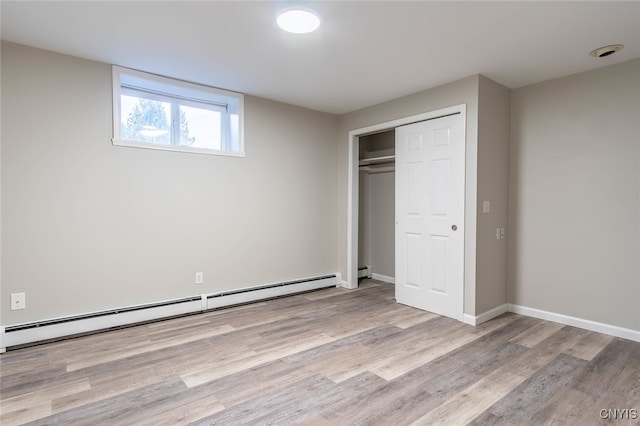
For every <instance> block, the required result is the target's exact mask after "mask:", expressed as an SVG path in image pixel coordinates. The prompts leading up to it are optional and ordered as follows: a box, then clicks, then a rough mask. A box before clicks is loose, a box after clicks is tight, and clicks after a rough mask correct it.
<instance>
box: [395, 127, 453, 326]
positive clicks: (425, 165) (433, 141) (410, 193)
mask: <svg viewBox="0 0 640 426" xmlns="http://www.w3.org/2000/svg"><path fill="white" fill-rule="evenodd" d="M464 171H465V140H464V122H463V117H462V115H460V114H457V115H451V116H447V117H442V118H438V119H434V120H428V121H423V122H419V123H415V124H410V125H407V126H402V127H398V128H397V129H396V203H395V204H396V234H395V240H396V300H397V301H398V302H399V303H402V304H406V305H409V306H413V307H416V308H420V309H423V310H427V311H430V312H434V313H437V314H440V315H445V316H448V317H451V318H455V319H458V320H462V315H463V298H464V291H463V280H464V195H465V194H464Z"/></svg>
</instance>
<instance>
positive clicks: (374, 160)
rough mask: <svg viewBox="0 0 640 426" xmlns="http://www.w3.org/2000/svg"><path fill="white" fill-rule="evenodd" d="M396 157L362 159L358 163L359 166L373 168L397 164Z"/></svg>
mask: <svg viewBox="0 0 640 426" xmlns="http://www.w3.org/2000/svg"><path fill="white" fill-rule="evenodd" d="M395 161H396V156H395V155H385V156H382V157H372V158H362V159H360V162H359V163H358V165H359V166H371V165H374V164H388V163H395Z"/></svg>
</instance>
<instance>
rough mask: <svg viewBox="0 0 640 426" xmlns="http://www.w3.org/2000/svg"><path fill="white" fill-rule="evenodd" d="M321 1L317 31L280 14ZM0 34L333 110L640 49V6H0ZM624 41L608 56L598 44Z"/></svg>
mask: <svg viewBox="0 0 640 426" xmlns="http://www.w3.org/2000/svg"><path fill="white" fill-rule="evenodd" d="M296 4H297V5H304V6H306V7H311V8H313V9H314V10H316V11H317V12H318V13H319V14H320V16H321V19H322V25H321V27H320V29H319V30H318V31H317V32H315V33H312V34H307V35H293V34H287V33H284V32H283V31H281V30H280V29H279V28H278V27H277V26H276V24H275V19H276V14H277V12H278V11H280V10H282V9H284V8H287V7H290V6H292V5H296ZM0 7H1V16H2V39H4V40H9V41H12V42H16V43H21V44H26V45H30V46H35V47H39V48H43V49H48V50H52V51H56V52H61V53H66V54H70V55H74V56H79V57H84V58H89V59H93V60H97V61H102V62H106V63H113V64H118V65H122V66H126V67H131V68H135V69H140V70H144V71H150V72H154V73H157V74H163V75H167V76H170V77H176V78H181V79H184V80H189V81H194V82H199V83H204V84H208V85H212V86H215V87H220V88H224V89H228V90H234V91H239V92H243V93H246V94H251V95H255V96H261V97H265V98H269V99H274V100H279V101H283V102H287V103H290V104H294V105H299V106H303V107H307V108H311V109H315V110H319V111H326V112H330V113H335V114H340V113H344V112H348V111H352V110H356V109H360V108H364V107H367V106H370V105H374V104H376V103H379V102H383V101H386V100H390V99H393V98H397V97H400V96H403V95H407V94H410V93H414V92H418V91H420V90H423V89H427V88H430V87H435V86H438V85H440V84H443V83H447V82H450V81H453V80H456V79H459V78H462V77H466V76H469V75H472V74H477V73H480V74H483V75H485V76H487V77H489V78H491V79H493V80H495V81H497V82H499V83H502V84H504V85H505V86H508V87H510V88H516V87H520V86H524V85H528V84H532V83H537V82H540V81H544V80H548V79H551V78H556V77H560V76H564V75H569V74H574V73H577V72H581V71H586V70H590V69H594V68H599V67H602V66H605V65H610V64H614V63H618V62H624V61H628V60H631V59H635V58H638V57H640V2H639V1H631V2H611V1H604V2H515V1H514V2H480V1H475V2H425V1H423V2H398V1H387V2H380V1H376V2H364V1H356V2H338V1H331V2H329V1H317V2H313V3H310V2H293V1H286V2H283V1H279V2H274V1H259V2H242V1H231V2H214V1H199V2H185V1H180V2H177V1H176V2H168V1H159V2H154V1H136V2H123V1H110V2H95V1H84V2H80V1H74V2H58V1H44V2H32V1H19V2H18V1H6V0H3V1H2V2H1V6H0ZM613 43H623V44H624V45H625V48H624V49H623V50H622V51H621V52H619V53H617V54H615V55H613V56H611V57H607V58H603V59H594V58H591V57H589V55H588V54H589V52H590V51H591V50H593V49H595V48H597V47H600V46H603V45H607V44H613Z"/></svg>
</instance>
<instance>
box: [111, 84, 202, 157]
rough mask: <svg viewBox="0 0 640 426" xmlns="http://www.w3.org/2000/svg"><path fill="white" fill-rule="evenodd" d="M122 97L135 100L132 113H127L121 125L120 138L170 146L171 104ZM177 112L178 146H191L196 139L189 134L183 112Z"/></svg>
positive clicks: (181, 110)
mask: <svg viewBox="0 0 640 426" xmlns="http://www.w3.org/2000/svg"><path fill="white" fill-rule="evenodd" d="M122 97H126V98H129V99H130V100H137V103H136V104H135V106H134V107H133V111H131V112H129V113H128V115H127V117H126V121H125V122H123V123H122V127H121V129H120V136H121V137H122V138H124V139H129V140H142V141H144V142H153V143H159V144H163V145H171V119H172V117H171V104H169V103H167V102H159V101H154V100H151V99H144V98H136V97H133V96H126V95H122ZM129 99H128V100H129ZM179 111H180V112H179V115H180V123H179V124H180V139H179V140H180V145H184V146H191V145H193V143H194V142H195V141H196V138H195V136H191V135H190V134H189V122H188V121H187V116H186V113H185V111H184V110H183V109H179Z"/></svg>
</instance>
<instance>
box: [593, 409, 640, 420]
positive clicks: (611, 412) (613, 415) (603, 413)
mask: <svg viewBox="0 0 640 426" xmlns="http://www.w3.org/2000/svg"><path fill="white" fill-rule="evenodd" d="M600 418H601V419H605V420H636V419H637V418H638V410H636V409H635V408H603V409H602V410H600Z"/></svg>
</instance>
